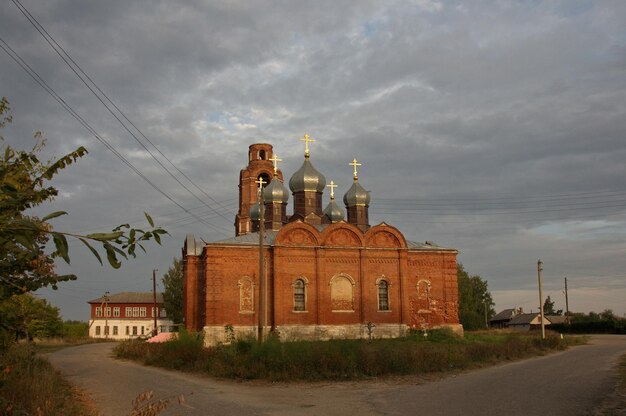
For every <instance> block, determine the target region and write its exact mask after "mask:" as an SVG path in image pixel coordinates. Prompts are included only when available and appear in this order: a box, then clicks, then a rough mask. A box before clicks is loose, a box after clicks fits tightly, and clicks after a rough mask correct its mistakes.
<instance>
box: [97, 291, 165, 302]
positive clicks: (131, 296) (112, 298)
mask: <svg viewBox="0 0 626 416" xmlns="http://www.w3.org/2000/svg"><path fill="white" fill-rule="evenodd" d="M108 298H109V299H108V301H107V302H108V303H153V302H154V300H153V296H152V292H120V293H114V294H112V295H109V296H108ZM104 301H105V299H104V296H101V297H99V298H97V299H93V300H90V301H88V302H87V303H102V302H104ZM156 301H157V303H163V293H162V292H157V294H156Z"/></svg>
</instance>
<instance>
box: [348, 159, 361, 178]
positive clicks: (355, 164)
mask: <svg viewBox="0 0 626 416" xmlns="http://www.w3.org/2000/svg"><path fill="white" fill-rule="evenodd" d="M348 165H350V166H354V179H356V178H358V176H357V174H356V167H357V166H363V165H362V164H361V163H358V162H357V160H356V158H354V160H352V163H348Z"/></svg>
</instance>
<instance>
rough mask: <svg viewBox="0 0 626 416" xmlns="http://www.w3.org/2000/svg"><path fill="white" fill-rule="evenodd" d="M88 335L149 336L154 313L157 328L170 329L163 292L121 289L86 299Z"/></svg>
mask: <svg viewBox="0 0 626 416" xmlns="http://www.w3.org/2000/svg"><path fill="white" fill-rule="evenodd" d="M87 303H89V305H90V307H91V319H90V320H89V336H90V337H91V338H106V339H111V340H122V339H132V338H138V337H146V338H147V337H149V336H152V335H153V330H154V318H155V316H156V324H157V332H158V333H161V332H174V331H176V327H175V326H174V323H173V322H172V321H171V320H169V319H167V313H166V311H165V308H163V294H162V293H157V294H156V307H155V302H154V296H153V294H152V292H121V293H115V294H113V295H105V296H102V297H100V298H97V299H93V300H90V301H89V302H87Z"/></svg>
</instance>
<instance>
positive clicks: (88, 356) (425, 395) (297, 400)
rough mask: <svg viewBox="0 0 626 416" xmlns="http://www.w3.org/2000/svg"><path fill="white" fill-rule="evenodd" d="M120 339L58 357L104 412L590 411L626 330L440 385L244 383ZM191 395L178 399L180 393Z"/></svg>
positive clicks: (607, 383) (510, 414)
mask: <svg viewBox="0 0 626 416" xmlns="http://www.w3.org/2000/svg"><path fill="white" fill-rule="evenodd" d="M113 345H114V344H89V345H82V346H78V347H73V348H67V349H63V350H60V351H57V352H55V353H52V354H50V355H49V358H50V360H51V362H52V363H53V364H54V365H55V366H56V367H57V368H58V369H60V370H61V372H62V373H63V374H64V376H66V378H67V379H68V380H69V381H70V382H72V383H74V384H75V385H77V386H79V387H81V388H82V389H84V390H86V391H87V392H89V393H90V394H91V396H92V398H93V400H94V402H95V403H96V405H97V406H98V408H99V409H101V411H102V414H103V415H107V416H108V415H111V416H118V415H124V414H128V413H129V412H130V410H131V402H132V400H133V399H134V398H135V397H136V396H137V395H138V394H140V393H141V392H143V391H145V390H148V389H150V390H152V391H154V393H155V395H156V397H159V398H168V397H172V398H174V400H173V402H174V404H172V405H171V406H170V407H169V409H168V410H167V411H166V412H164V413H162V414H163V415H324V416H332V415H359V416H365V415H383V414H384V415H400V414H402V415H412V414H423V415H463V416H471V415H481V416H489V415H507V416H514V415H520V416H521V415H528V414H541V415H542V416H547V415H568V416H569V415H585V414H587V413H588V412H590V411H591V410H592V409H593V408H594V407H595V406H597V405H598V404H599V402H600V400H601V399H602V398H603V397H604V396H605V395H606V393H607V392H608V391H609V390H610V389H611V387H612V383H613V379H612V376H613V374H614V368H615V365H616V362H617V358H618V357H619V356H620V354H623V353H625V352H626V336H621V337H620V336H594V338H593V339H592V342H591V343H590V345H585V346H580V347H575V348H572V349H570V350H568V351H565V352H561V353H557V354H552V355H549V356H546V357H539V358H534V359H530V360H525V361H520V362H515V363H510V364H505V365H501V366H497V367H492V368H488V369H484V370H478V371H473V372H468V373H465V374H461V375H458V376H454V377H448V378H445V379H443V380H440V381H434V382H428V383H422V382H418V381H417V379H415V380H411V379H402V380H401V381H398V380H395V379H390V380H386V381H381V382H349V383H313V384H306V383H294V384H283V383H280V384H268V383H237V382H230V381H218V380H214V379H210V378H204V377H198V376H194V375H189V374H184V373H179V372H172V371H168V370H162V369H158V368H152V367H143V366H141V365H138V364H135V363H132V362H126V361H118V360H115V359H113V358H111V356H110V351H111V348H112V347H113ZM179 394H183V395H184V396H185V403H184V404H182V405H178V404H177V402H176V400H175V397H176V396H178V395H179Z"/></svg>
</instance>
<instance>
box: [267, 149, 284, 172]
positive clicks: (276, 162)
mask: <svg viewBox="0 0 626 416" xmlns="http://www.w3.org/2000/svg"><path fill="white" fill-rule="evenodd" d="M270 160H271V161H272V163H274V175H276V174H277V173H278V162H282V161H283V160H282V159H279V158H278V156H276V153H274V156H272V157H270Z"/></svg>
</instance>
